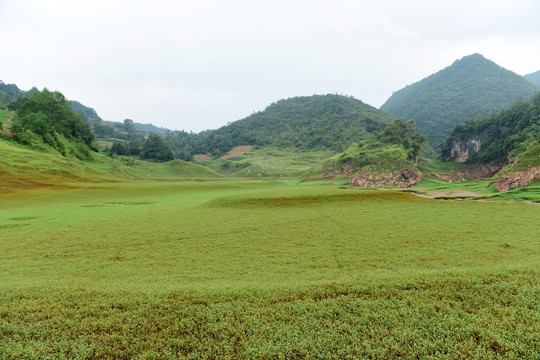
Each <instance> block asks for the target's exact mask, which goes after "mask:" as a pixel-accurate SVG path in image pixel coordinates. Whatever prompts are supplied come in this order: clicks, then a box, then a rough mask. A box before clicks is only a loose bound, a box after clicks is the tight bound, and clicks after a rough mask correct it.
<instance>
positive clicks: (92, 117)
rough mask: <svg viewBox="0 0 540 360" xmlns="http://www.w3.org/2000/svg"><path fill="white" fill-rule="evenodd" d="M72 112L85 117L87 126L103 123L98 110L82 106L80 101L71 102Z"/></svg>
mask: <svg viewBox="0 0 540 360" xmlns="http://www.w3.org/2000/svg"><path fill="white" fill-rule="evenodd" d="M70 106H71V111H73V112H74V113H76V114H81V115H82V116H83V121H84V122H85V123H87V124H90V125H91V124H94V123H100V122H102V121H103V119H101V118H100V117H99V115H98V114H97V112H96V110H94V109H92V108H91V107H88V106H86V105H83V104H81V103H80V102H78V101H74V100H72V101H70Z"/></svg>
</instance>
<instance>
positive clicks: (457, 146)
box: [448, 134, 487, 162]
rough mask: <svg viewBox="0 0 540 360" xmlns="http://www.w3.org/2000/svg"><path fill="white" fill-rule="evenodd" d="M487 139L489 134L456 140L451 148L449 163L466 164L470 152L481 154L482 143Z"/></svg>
mask: <svg viewBox="0 0 540 360" xmlns="http://www.w3.org/2000/svg"><path fill="white" fill-rule="evenodd" d="M486 138H487V134H474V135H472V136H471V137H469V138H468V139H465V140H462V139H459V138H457V139H454V140H453V141H452V147H451V148H450V157H449V158H448V160H449V161H454V162H465V161H467V159H469V156H470V155H469V151H472V152H475V153H477V152H479V151H480V147H481V146H482V142H484V141H485V139H486Z"/></svg>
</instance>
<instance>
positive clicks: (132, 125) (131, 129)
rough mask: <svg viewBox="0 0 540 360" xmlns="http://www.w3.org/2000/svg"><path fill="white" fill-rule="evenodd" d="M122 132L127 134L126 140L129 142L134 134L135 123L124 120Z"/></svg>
mask: <svg viewBox="0 0 540 360" xmlns="http://www.w3.org/2000/svg"><path fill="white" fill-rule="evenodd" d="M124 130H125V131H126V132H127V133H128V136H127V137H128V140H131V138H132V136H133V134H134V133H135V123H134V122H133V120H131V119H125V120H124Z"/></svg>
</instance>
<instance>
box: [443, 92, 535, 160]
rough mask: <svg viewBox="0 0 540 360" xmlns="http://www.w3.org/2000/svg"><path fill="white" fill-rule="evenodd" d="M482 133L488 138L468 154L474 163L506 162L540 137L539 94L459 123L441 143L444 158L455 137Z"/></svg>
mask: <svg viewBox="0 0 540 360" xmlns="http://www.w3.org/2000/svg"><path fill="white" fill-rule="evenodd" d="M480 134H482V135H483V136H485V137H486V139H485V140H484V141H482V145H481V147H480V151H479V152H478V153H472V154H471V156H470V157H469V159H468V161H469V162H471V163H489V162H495V163H504V162H506V161H507V160H508V158H509V157H510V158H513V157H514V156H516V155H517V154H518V153H520V152H523V151H524V150H525V149H527V147H528V146H530V145H531V144H533V143H534V142H536V141H538V139H540V94H538V95H536V96H535V97H534V98H533V99H532V100H531V101H523V100H522V101H518V102H516V103H514V104H513V105H512V106H510V107H509V108H507V109H504V110H502V111H501V112H498V113H495V114H492V115H491V116H486V117H481V118H475V119H471V120H469V121H467V122H466V123H465V124H460V125H458V126H456V127H455V128H454V130H453V131H452V133H451V135H450V137H449V138H448V139H446V140H445V141H444V143H443V144H442V146H441V148H442V156H443V158H449V157H450V151H451V147H452V143H453V142H454V141H455V140H456V139H461V140H467V139H469V138H471V137H472V136H474V135H480ZM470 152H471V151H470Z"/></svg>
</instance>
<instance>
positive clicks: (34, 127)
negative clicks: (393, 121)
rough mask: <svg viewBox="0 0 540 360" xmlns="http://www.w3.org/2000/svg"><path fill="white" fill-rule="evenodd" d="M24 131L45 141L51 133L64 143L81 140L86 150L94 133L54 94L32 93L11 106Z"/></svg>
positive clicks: (92, 139) (59, 94)
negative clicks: (61, 137) (58, 136)
mask: <svg viewBox="0 0 540 360" xmlns="http://www.w3.org/2000/svg"><path fill="white" fill-rule="evenodd" d="M13 108H14V110H15V111H16V114H17V117H16V118H17V121H20V123H21V125H22V126H23V128H24V130H31V131H32V132H33V133H35V134H37V135H40V136H41V137H43V138H45V137H46V135H47V134H48V135H49V136H54V135H55V132H56V133H58V134H62V135H63V136H64V137H66V138H67V139H78V140H82V141H83V142H84V143H85V144H86V145H88V146H90V145H91V144H92V141H94V133H93V132H92V130H91V129H90V126H88V124H85V123H84V122H83V120H82V115H80V114H75V113H74V112H72V111H71V105H70V103H69V102H68V101H67V100H66V98H65V97H64V95H62V94H61V93H59V92H58V91H54V92H51V91H49V90H47V89H43V91H37V90H36V91H32V92H30V93H29V95H28V96H21V97H19V98H18V99H17V101H15V103H14V105H13Z"/></svg>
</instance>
